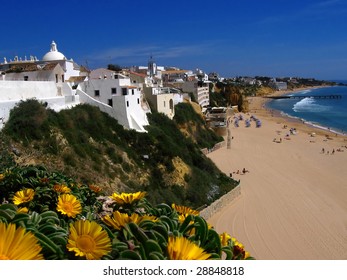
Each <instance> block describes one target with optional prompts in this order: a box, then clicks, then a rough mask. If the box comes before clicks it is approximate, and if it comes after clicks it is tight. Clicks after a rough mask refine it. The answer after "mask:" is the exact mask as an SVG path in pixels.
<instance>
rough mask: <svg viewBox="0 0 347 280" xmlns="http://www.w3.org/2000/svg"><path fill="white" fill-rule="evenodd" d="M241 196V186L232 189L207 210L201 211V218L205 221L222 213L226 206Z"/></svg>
mask: <svg viewBox="0 0 347 280" xmlns="http://www.w3.org/2000/svg"><path fill="white" fill-rule="evenodd" d="M240 194H241V186H240V184H239V185H238V186H237V187H235V188H234V189H232V190H231V191H230V192H228V193H227V194H225V195H223V196H222V197H221V198H219V199H217V200H216V201H214V202H213V203H212V204H211V205H209V206H207V207H206V208H205V209H203V210H201V211H200V216H201V217H203V218H204V219H205V220H208V219H209V218H211V217H212V216H213V215H214V214H216V213H217V212H218V211H220V210H221V209H222V208H223V207H224V206H226V205H227V204H229V203H230V202H232V201H233V200H234V199H235V198H237V197H238V196H239V195H240Z"/></svg>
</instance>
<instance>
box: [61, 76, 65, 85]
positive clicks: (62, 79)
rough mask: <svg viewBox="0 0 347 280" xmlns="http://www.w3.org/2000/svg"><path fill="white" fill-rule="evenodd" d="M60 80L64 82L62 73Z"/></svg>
mask: <svg viewBox="0 0 347 280" xmlns="http://www.w3.org/2000/svg"><path fill="white" fill-rule="evenodd" d="M61 81H62V82H63V83H64V81H65V80H64V75H61Z"/></svg>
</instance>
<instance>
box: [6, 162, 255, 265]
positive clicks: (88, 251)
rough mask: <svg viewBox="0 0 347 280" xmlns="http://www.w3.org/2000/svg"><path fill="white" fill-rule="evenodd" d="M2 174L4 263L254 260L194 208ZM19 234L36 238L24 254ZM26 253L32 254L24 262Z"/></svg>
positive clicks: (50, 178)
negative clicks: (28, 261) (12, 257)
mask: <svg viewBox="0 0 347 280" xmlns="http://www.w3.org/2000/svg"><path fill="white" fill-rule="evenodd" d="M1 172H2V173H0V189H1V190H2V191H1V192H0V198H1V200H0V201H3V202H1V204H0V229H1V232H2V233H3V234H4V235H5V236H1V237H2V238H4V239H6V240H8V241H9V243H8V244H6V246H7V247H6V250H2V247H3V246H1V247H0V253H1V254H2V257H3V258H5V259H6V258H10V259H11V256H12V255H13V254H16V258H17V259H27V256H33V258H34V259H46V260H62V259H71V260H76V259H77V260H84V259H103V260H111V259H112V260H167V259H171V260H176V259H180V260H186V259H187V260H188V259H197V260H200V259H201V260H203V259H211V260H221V259H226V260H234V259H252V257H251V256H250V254H249V253H248V252H246V251H245V249H244V247H243V245H242V244H241V243H239V242H238V241H237V240H236V239H235V238H232V237H231V236H230V235H229V234H227V233H221V234H219V233H217V232H216V230H215V229H214V228H213V227H211V226H209V225H208V223H207V222H206V220H204V219H203V218H202V217H201V216H200V215H199V212H198V211H195V210H193V209H191V208H189V207H185V206H180V205H175V204H173V205H171V206H169V205H167V204H164V203H159V204H157V205H155V206H154V205H152V204H151V203H149V202H148V201H147V199H146V197H145V196H146V193H145V192H136V193H121V194H119V193H113V194H112V196H104V195H103V192H102V189H101V188H99V187H98V186H96V185H80V184H78V183H76V182H75V181H74V180H72V179H70V178H68V177H66V176H64V175H63V174H61V173H58V172H53V173H50V172H47V170H45V168H43V167H33V166H28V167H24V168H18V167H14V168H10V169H7V170H6V171H4V170H2V171H1ZM10 228H11V230H9V229H10ZM19 231H20V232H21V237H18V238H24V237H22V236H23V234H25V235H27V234H29V235H31V236H32V237H31V238H30V241H27V242H22V243H21V244H22V245H20V246H23V248H21V249H22V250H20V251H18V250H17V248H18V247H17V245H18V242H17V244H14V243H12V241H11V240H13V236H12V235H13V232H18V233H19ZM73 232H74V233H73ZM17 236H19V234H17ZM87 237H88V238H87ZM81 239H83V241H84V243H83V244H84V246H83V247H82V246H78V243H79V242H80V241H81ZM91 240H92V241H91ZM92 243H93V244H92ZM0 244H1V240H0ZM89 245H90V246H89ZM94 245H96V249H94V248H95V246H94ZM29 249H30V250H32V251H33V253H32V254H23V253H24V252H26V251H27V250H29ZM34 253H35V254H34Z"/></svg>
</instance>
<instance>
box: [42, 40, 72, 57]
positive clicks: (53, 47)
mask: <svg viewBox="0 0 347 280" xmlns="http://www.w3.org/2000/svg"><path fill="white" fill-rule="evenodd" d="M42 60H43V61H53V60H66V57H65V55H63V54H62V53H61V52H58V49H57V44H56V43H55V42H54V41H52V44H51V50H50V51H49V52H48V53H46V54H45V55H44V56H43V58H42Z"/></svg>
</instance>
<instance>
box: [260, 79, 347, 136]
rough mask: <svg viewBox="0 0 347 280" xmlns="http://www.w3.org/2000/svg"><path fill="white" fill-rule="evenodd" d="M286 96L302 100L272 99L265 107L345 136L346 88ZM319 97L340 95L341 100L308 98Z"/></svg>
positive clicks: (346, 119)
mask: <svg viewBox="0 0 347 280" xmlns="http://www.w3.org/2000/svg"><path fill="white" fill-rule="evenodd" d="M288 95H290V96H298V95H299V96H302V97H304V98H302V99H274V100H271V101H270V102H268V103H267V104H266V107H267V108H269V109H274V110H278V111H280V112H281V113H282V114H283V115H286V116H289V117H294V118H298V119H301V120H302V121H304V122H307V123H310V124H312V125H314V126H317V127H320V128H323V129H329V130H331V131H335V132H337V133H343V134H347V86H333V87H324V88H316V89H307V90H303V91H299V92H296V93H290V94H288ZM319 95H341V96H342V98H341V99H315V98H310V97H309V96H319ZM305 96H308V97H305Z"/></svg>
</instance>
